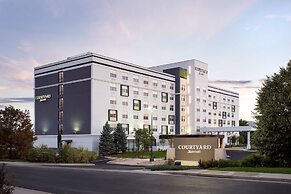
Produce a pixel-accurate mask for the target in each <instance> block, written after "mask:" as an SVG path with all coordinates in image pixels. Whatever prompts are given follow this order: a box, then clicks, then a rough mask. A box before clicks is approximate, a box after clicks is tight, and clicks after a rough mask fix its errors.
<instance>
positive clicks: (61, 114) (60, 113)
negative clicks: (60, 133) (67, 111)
mask: <svg viewBox="0 0 291 194" xmlns="http://www.w3.org/2000/svg"><path fill="white" fill-rule="evenodd" d="M63 121H64V111H62V110H61V111H59V122H61V123H62V122H63Z"/></svg>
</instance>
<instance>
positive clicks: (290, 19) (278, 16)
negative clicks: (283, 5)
mask: <svg viewBox="0 0 291 194" xmlns="http://www.w3.org/2000/svg"><path fill="white" fill-rule="evenodd" d="M264 18H265V19H268V20H274V19H281V20H285V21H287V22H291V15H281V14H270V15H265V16H264Z"/></svg>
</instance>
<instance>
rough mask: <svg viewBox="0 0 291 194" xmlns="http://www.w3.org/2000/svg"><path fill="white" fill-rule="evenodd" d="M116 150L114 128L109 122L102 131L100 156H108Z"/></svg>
mask: <svg viewBox="0 0 291 194" xmlns="http://www.w3.org/2000/svg"><path fill="white" fill-rule="evenodd" d="M113 152H114V141H113V134H112V129H111V128H110V126H109V124H108V122H106V123H105V125H104V126H103V131H102V132H101V137H100V143H99V153H100V156H107V155H109V154H111V153H113Z"/></svg>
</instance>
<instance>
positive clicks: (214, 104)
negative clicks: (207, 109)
mask: <svg viewBox="0 0 291 194" xmlns="http://www.w3.org/2000/svg"><path fill="white" fill-rule="evenodd" d="M212 106H213V109H214V110H217V102H213V103H212Z"/></svg>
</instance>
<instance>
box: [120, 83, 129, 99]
mask: <svg viewBox="0 0 291 194" xmlns="http://www.w3.org/2000/svg"><path fill="white" fill-rule="evenodd" d="M120 96H126V97H128V96H129V86H126V85H120Z"/></svg>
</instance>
